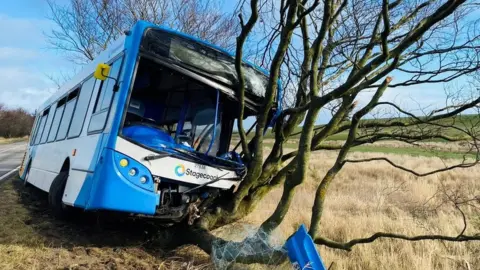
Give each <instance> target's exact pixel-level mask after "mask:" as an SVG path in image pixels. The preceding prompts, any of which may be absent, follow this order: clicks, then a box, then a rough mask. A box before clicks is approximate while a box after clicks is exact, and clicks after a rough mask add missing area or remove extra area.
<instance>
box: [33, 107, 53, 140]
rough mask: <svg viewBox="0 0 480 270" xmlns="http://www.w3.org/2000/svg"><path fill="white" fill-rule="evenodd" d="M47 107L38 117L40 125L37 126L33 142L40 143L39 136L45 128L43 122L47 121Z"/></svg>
mask: <svg viewBox="0 0 480 270" xmlns="http://www.w3.org/2000/svg"><path fill="white" fill-rule="evenodd" d="M49 109H50V108H49ZM49 109H46V110H45V111H43V113H42V117H41V118H40V125H39V126H38V130H37V134H35V144H39V143H40V138H41V137H42V134H43V129H44V128H45V123H46V122H47V116H48V111H49Z"/></svg>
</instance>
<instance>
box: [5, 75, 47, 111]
mask: <svg viewBox="0 0 480 270" xmlns="http://www.w3.org/2000/svg"><path fill="white" fill-rule="evenodd" d="M51 89H52V86H51V84H50V83H49V82H48V81H47V79H46V78H45V77H44V76H43V75H41V74H38V73H34V72H29V71H28V70H25V69H21V68H18V67H10V68H6V67H0V103H3V104H5V105H7V106H8V107H11V108H17V107H21V108H25V109H27V110H28V111H34V110H35V109H36V108H37V107H38V106H40V105H41V104H42V102H44V101H45V100H46V99H47V98H48V97H49V96H50V95H51V94H52V90H51Z"/></svg>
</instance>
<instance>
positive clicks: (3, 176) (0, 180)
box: [0, 166, 20, 182]
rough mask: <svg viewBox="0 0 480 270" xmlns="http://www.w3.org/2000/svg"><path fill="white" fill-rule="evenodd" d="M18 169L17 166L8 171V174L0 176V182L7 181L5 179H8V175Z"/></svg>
mask: <svg viewBox="0 0 480 270" xmlns="http://www.w3.org/2000/svg"><path fill="white" fill-rule="evenodd" d="M19 168H20V166H18V167H17V168H15V169H13V170H11V171H9V172H8V173H6V174H4V175H2V176H0V182H2V181H3V180H5V179H7V177H9V176H10V175H12V174H14V173H15V172H16V171H18V169H19Z"/></svg>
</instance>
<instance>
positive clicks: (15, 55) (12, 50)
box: [0, 47, 40, 65]
mask: <svg viewBox="0 0 480 270" xmlns="http://www.w3.org/2000/svg"><path fill="white" fill-rule="evenodd" d="M39 56H40V55H39V53H38V51H35V50H32V49H24V48H16V47H0V61H5V60H13V61H24V60H32V59H35V58H37V57H39ZM2 64H3V65H4V64H5V62H3V63H2Z"/></svg>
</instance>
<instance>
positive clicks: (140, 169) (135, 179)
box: [114, 152, 155, 192]
mask: <svg viewBox="0 0 480 270" xmlns="http://www.w3.org/2000/svg"><path fill="white" fill-rule="evenodd" d="M114 156H115V162H114V164H115V166H116V168H117V170H118V171H119V172H120V173H121V174H122V176H123V177H124V178H125V179H127V180H128V181H130V182H132V184H134V185H136V186H138V187H140V188H143V189H145V190H148V191H150V192H155V188H154V185H153V178H152V173H151V172H150V170H149V169H148V168H147V167H145V166H144V165H143V164H141V163H140V162H138V161H136V160H135V159H133V158H131V157H129V156H126V155H124V154H122V153H119V152H115V153H114ZM122 159H126V160H127V161H128V165H127V166H126V167H121V166H119V165H118V164H120V160H122ZM130 169H135V170H136V171H137V174H136V175H135V176H130V175H129V174H128V172H129V171H130ZM142 176H143V177H145V178H147V182H146V183H144V184H142V183H141V182H140V178H141V177H142Z"/></svg>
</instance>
